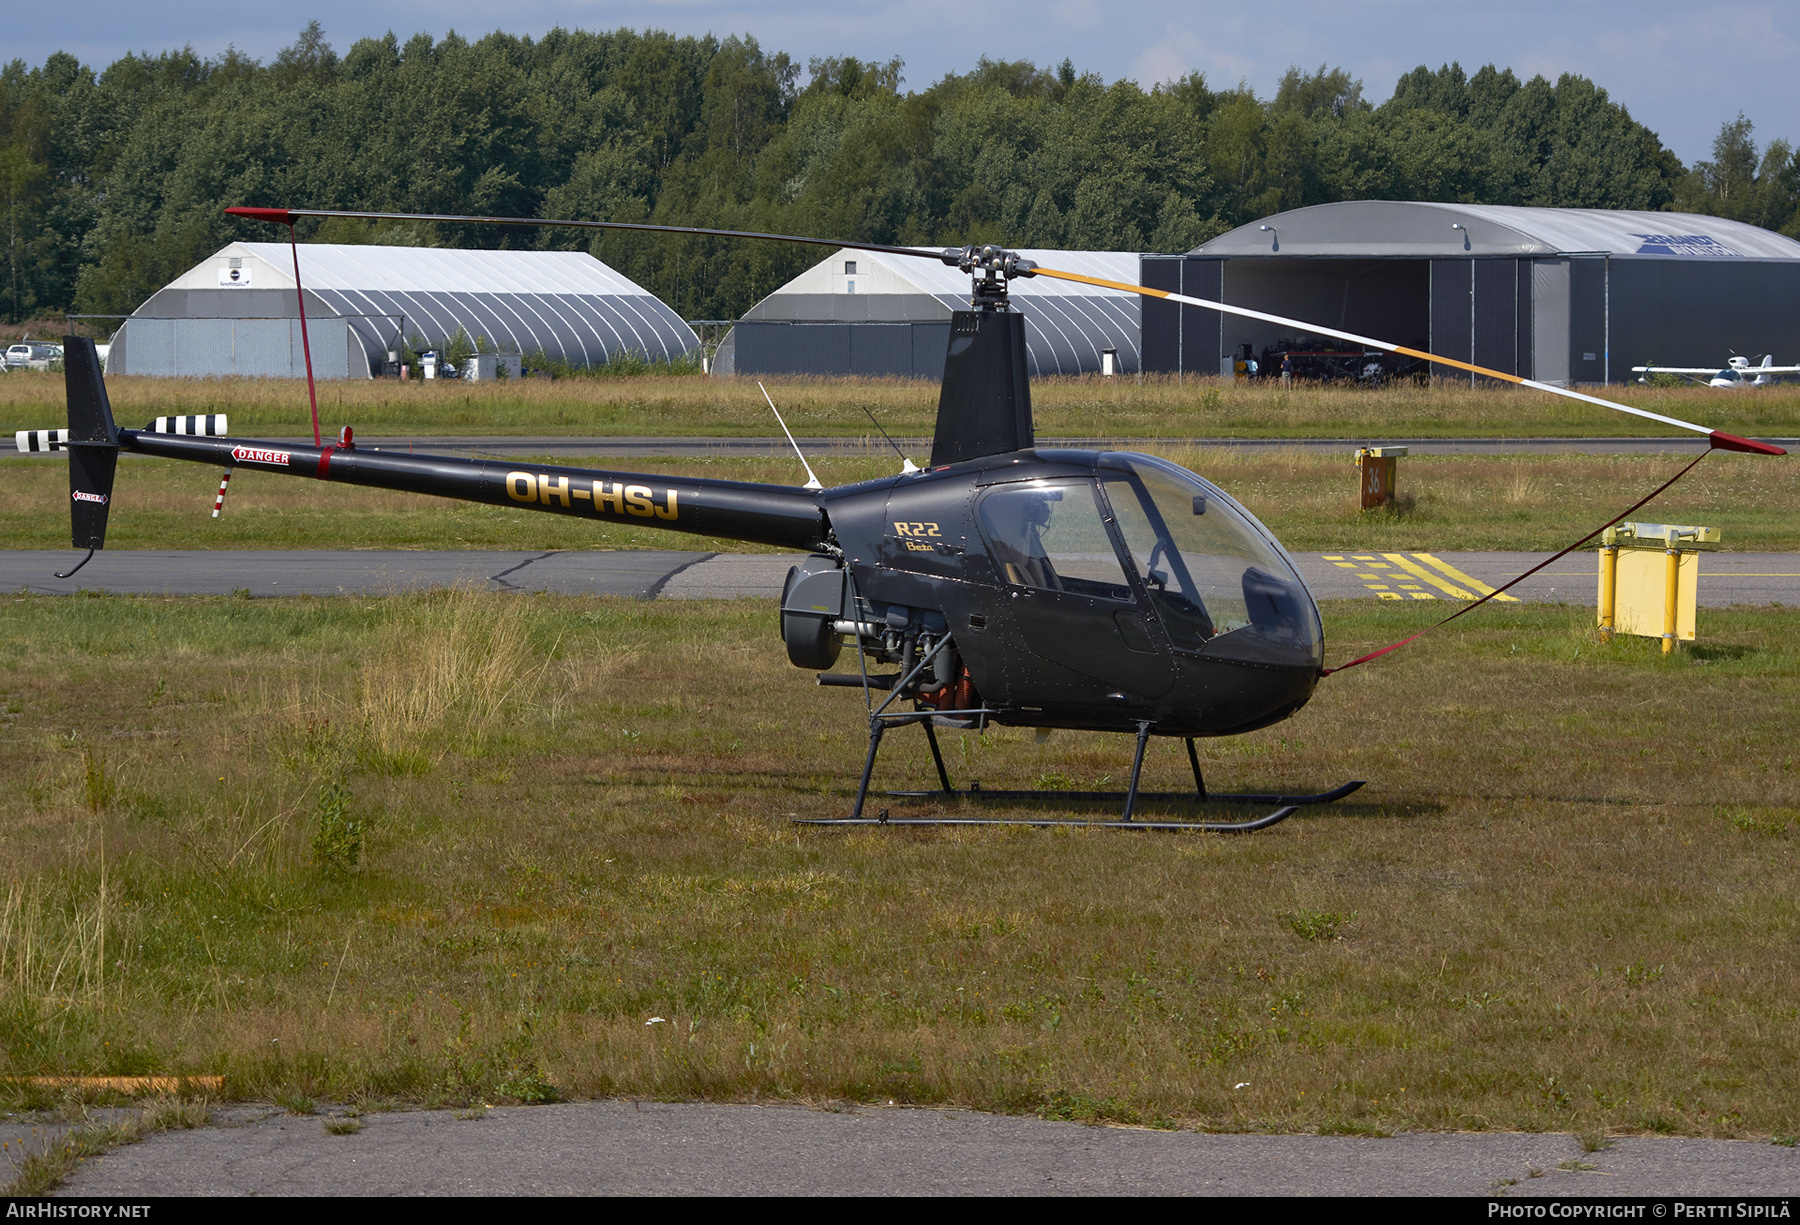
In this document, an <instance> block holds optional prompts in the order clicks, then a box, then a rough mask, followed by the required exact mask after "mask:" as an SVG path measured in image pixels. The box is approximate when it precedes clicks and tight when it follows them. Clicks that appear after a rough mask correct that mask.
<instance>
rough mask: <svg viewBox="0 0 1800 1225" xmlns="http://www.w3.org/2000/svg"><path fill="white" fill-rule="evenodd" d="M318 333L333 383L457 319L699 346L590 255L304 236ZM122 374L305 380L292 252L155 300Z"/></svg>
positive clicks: (541, 345)
mask: <svg viewBox="0 0 1800 1225" xmlns="http://www.w3.org/2000/svg"><path fill="white" fill-rule="evenodd" d="M300 279H301V282H302V283H303V284H304V286H305V289H306V321H307V339H308V340H309V341H310V343H311V346H312V361H313V370H314V373H315V374H316V375H317V377H319V378H322V379H326V378H332V379H341V378H357V379H361V378H369V377H370V376H371V373H372V372H373V371H378V370H379V369H380V368H381V362H382V361H383V360H385V358H386V356H387V352H388V350H389V349H392V348H394V347H395V346H396V341H398V340H405V339H408V338H414V339H415V343H416V341H417V340H422V341H424V343H425V345H426V346H427V347H433V348H435V347H441V346H442V345H443V344H444V343H445V342H446V341H447V340H448V339H450V338H451V337H452V336H454V335H455V334H456V331H457V329H458V328H461V329H462V330H463V331H464V332H466V333H467V334H468V336H469V338H470V339H471V340H473V339H475V338H477V337H484V338H485V339H486V340H488V341H489V342H490V343H491V344H492V345H493V346H494V347H496V348H497V349H498V350H499V351H501V352H507V353H520V354H531V353H534V352H537V351H539V350H541V351H542V352H543V353H544V354H545V355H546V356H548V357H551V358H555V359H558V360H561V361H565V362H568V363H570V364H573V365H594V364H599V363H602V362H605V361H606V360H607V358H608V357H609V356H610V355H612V354H614V353H619V352H623V351H632V352H636V353H640V354H643V355H644V356H646V357H648V358H650V359H651V360H667V359H669V358H674V357H680V356H682V355H684V354H687V353H688V352H690V351H691V350H693V349H694V347H695V345H696V343H697V342H696V341H695V339H694V333H693V331H692V329H690V328H689V327H688V326H687V325H686V324H685V323H683V322H682V321H681V317H680V316H679V315H677V314H676V313H675V312H674V311H672V310H670V309H669V308H668V307H667V306H665V305H664V304H663V303H662V302H661V301H659V300H658V299H657V298H656V297H655V296H654V295H652V294H651V293H650V292H649V291H648V290H646V289H644V288H643V287H642V286H640V285H637V284H634V283H633V282H631V281H628V280H626V279H625V278H624V277H622V276H620V275H619V274H618V273H617V272H614V271H613V270H612V269H611V268H609V267H607V266H606V265H605V264H603V263H601V262H600V261H599V260H597V259H595V258H594V257H593V256H591V255H588V254H587V253H585V252H580V251H466V250H457V249H449V248H441V247H374V246H353V245H334V244H328V243H302V244H301V245H300ZM108 369H109V371H110V372H111V373H115V374H151V375H171V376H189V377H194V376H199V377H205V376H226V375H238V376H252V377H256V376H260V377H267V378H295V377H303V376H304V375H305V373H306V364H305V358H304V355H303V353H302V351H301V337H300V317H299V307H298V302H297V300H296V297H295V294H294V265H293V255H292V249H291V248H290V247H289V246H288V245H287V244H286V243H272V242H234V243H231V244H230V245H229V246H226V247H224V248H222V249H221V250H220V251H219V252H218V253H217V254H215V255H212V256H210V257H208V258H207V259H205V260H202V261H201V262H200V263H199V264H197V265H195V266H194V267H193V268H191V269H189V270H188V271H187V272H185V273H183V274H182V275H181V276H179V277H177V278H176V279H175V280H173V281H171V282H170V283H169V284H168V285H167V286H165V287H164V288H162V289H161V290H158V291H157V292H156V293H155V294H154V295H152V296H151V297H150V299H149V300H148V301H146V302H145V303H144V304H143V305H142V306H140V307H139V308H138V309H137V312H136V313H135V314H133V315H132V316H131V318H129V319H128V320H126V322H125V326H124V327H123V328H122V329H121V330H120V332H119V334H118V335H117V336H116V337H114V339H113V347H112V353H111V355H110V357H109V364H108Z"/></svg>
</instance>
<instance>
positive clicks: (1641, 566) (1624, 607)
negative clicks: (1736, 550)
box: [1598, 523, 1719, 655]
mask: <svg viewBox="0 0 1800 1225" xmlns="http://www.w3.org/2000/svg"><path fill="white" fill-rule="evenodd" d="M1718 547H1719V529H1718V528H1716V527H1684V526H1679V525H1676V524H1672V523H1621V524H1618V525H1617V526H1615V527H1609V528H1607V529H1606V531H1605V532H1604V533H1603V534H1602V535H1601V537H1600V598H1599V616H1598V621H1599V624H1600V632H1601V633H1602V634H1608V635H1610V634H1615V633H1618V634H1636V635H1638V636H1640V637H1644V638H1661V639H1662V647H1663V654H1665V655H1667V654H1668V653H1669V652H1671V651H1673V650H1674V649H1675V644H1676V642H1678V641H1679V642H1692V641H1693V640H1694V619H1695V608H1696V606H1697V605H1698V603H1699V589H1700V554H1701V553H1702V552H1711V551H1713V550H1715V549H1717V548H1718Z"/></svg>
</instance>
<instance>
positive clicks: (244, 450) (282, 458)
mask: <svg viewBox="0 0 1800 1225" xmlns="http://www.w3.org/2000/svg"><path fill="white" fill-rule="evenodd" d="M292 454H293V453H292V452H290V451H264V450H262V449H261V448H259V447H233V448H231V458H233V459H235V460H236V461H237V462H238V463H240V464H279V465H280V466H282V467H283V468H285V467H287V466H288V460H289V459H290V458H291V457H292Z"/></svg>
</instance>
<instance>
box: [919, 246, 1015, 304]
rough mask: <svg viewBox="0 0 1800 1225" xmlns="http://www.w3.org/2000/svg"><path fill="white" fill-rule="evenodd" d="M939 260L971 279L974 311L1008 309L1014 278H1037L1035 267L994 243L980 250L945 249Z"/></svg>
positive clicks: (1013, 252) (971, 300) (970, 293)
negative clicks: (1008, 296)
mask: <svg viewBox="0 0 1800 1225" xmlns="http://www.w3.org/2000/svg"><path fill="white" fill-rule="evenodd" d="M938 258H939V259H941V260H943V261H944V262H945V263H946V264H949V265H950V266H951V267H953V268H960V269H962V270H963V271H964V272H966V273H968V274H969V276H970V277H971V279H972V284H971V287H970V291H969V308H970V309H971V310H979V311H992V310H1003V309H1005V307H1006V286H1007V282H1008V281H1011V280H1012V279H1013V278H1014V277H1027V276H1036V275H1037V265H1036V264H1034V263H1032V262H1031V261H1030V260H1028V259H1026V258H1025V257H1024V256H1022V255H1020V254H1019V253H1018V252H1017V251H1009V250H1007V249H1006V248H1005V247H997V246H995V245H994V244H992V243H987V244H985V245H983V246H979V247H973V246H971V247H946V248H944V250H943V251H942V252H941V253H940V254H939V256H938Z"/></svg>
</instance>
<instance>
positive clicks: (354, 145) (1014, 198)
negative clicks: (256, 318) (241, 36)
mask: <svg viewBox="0 0 1800 1225" xmlns="http://www.w3.org/2000/svg"><path fill="white" fill-rule="evenodd" d="M903 67H904V65H903V64H902V63H901V61H900V60H898V59H895V60H891V61H889V62H886V63H872V62H863V61H860V60H858V59H856V58H854V57H848V56H846V57H840V58H827V59H815V60H812V61H810V62H809V63H808V64H807V66H806V72H805V74H804V75H805V84H804V85H802V84H801V79H802V73H801V70H800V66H799V65H798V64H797V63H795V62H794V61H793V60H792V59H790V58H789V57H788V56H787V55H786V54H784V53H781V52H774V53H770V52H766V51H764V50H763V49H762V48H761V47H760V46H759V45H758V44H757V42H756V41H755V40H754V39H752V38H736V37H732V38H725V39H717V38H713V37H711V36H708V37H704V38H694V37H676V36H674V35H670V34H666V33H660V32H656V31H647V32H642V33H639V32H635V31H630V30H617V31H613V32H610V33H605V32H589V31H581V30H561V29H557V30H552V31H551V32H550V33H548V34H546V35H545V36H544V37H543V38H541V39H532V38H520V37H515V36H512V35H509V34H504V33H494V34H489V35H487V36H486V37H484V38H481V39H479V40H478V41H474V42H471V41H468V40H467V39H464V38H462V37H460V36H458V35H457V34H455V33H450V34H447V35H445V36H444V37H443V38H442V39H438V40H434V39H433V38H432V37H431V36H430V35H428V34H416V35H414V36H413V37H412V38H410V39H408V40H406V41H405V42H401V41H400V40H398V39H397V38H396V37H395V36H394V35H393V34H392V33H389V34H388V35H386V36H385V37H382V38H367V39H362V40H360V41H358V42H357V43H356V44H355V45H354V46H353V47H351V48H350V50H349V51H348V52H347V53H345V54H343V55H341V56H340V55H338V54H337V52H336V51H335V50H334V49H333V48H332V47H331V45H330V44H329V43H328V42H327V41H326V38H325V34H324V32H323V31H322V30H321V29H320V28H319V25H318V23H317V22H314V23H312V24H311V25H309V26H308V27H307V29H306V30H305V31H303V32H302V33H301V34H300V36H299V38H298V39H297V40H296V41H295V43H294V44H293V45H292V46H290V47H288V48H286V49H285V50H283V51H282V52H281V53H280V54H278V55H277V56H276V57H275V58H274V60H273V61H271V62H270V63H267V64H263V63H260V62H258V61H257V60H255V59H252V58H250V57H248V56H245V55H243V54H241V53H239V52H236V51H228V52H226V53H225V54H224V55H222V56H219V57H216V58H212V59H206V58H202V57H200V56H197V55H195V54H194V52H193V51H192V50H191V49H184V50H181V51H170V52H164V53H162V54H159V55H154V56H152V55H137V54H133V55H127V56H125V57H124V58H122V59H120V60H118V61H116V62H115V63H113V64H111V65H109V66H107V67H106V68H105V69H103V70H101V71H99V72H96V71H94V70H93V69H91V68H89V67H87V66H84V65H83V64H81V63H80V62H79V61H78V60H77V59H76V58H75V57H73V56H71V55H67V54H64V53H60V52H59V53H57V54H55V55H52V56H50V57H49V58H48V59H47V60H46V61H45V63H44V64H43V65H42V66H41V67H36V68H30V67H27V66H26V65H25V64H24V63H23V62H21V61H19V60H14V61H13V62H12V63H10V64H8V65H7V66H6V67H5V69H4V70H0V234H3V235H4V241H5V246H6V264H5V268H4V269H3V270H0V317H4V318H5V319H6V320H7V321H9V322H17V321H19V320H22V319H28V318H34V317H44V316H53V315H56V314H60V313H63V312H71V311H73V312H77V313H86V314H124V313H128V312H130V311H131V310H133V309H134V308H136V307H137V306H138V305H139V304H140V303H141V302H142V301H143V300H144V299H145V298H147V297H148V296H149V295H150V294H152V293H154V292H155V291H156V290H157V289H158V288H160V287H161V286H162V285H164V284H166V283H167V282H168V281H169V280H171V279H173V278H174V277H175V276H177V275H179V274H180V273H182V272H184V271H185V270H187V269H188V268H190V267H192V266H193V265H194V264H195V263H197V262H199V261H200V260H201V259H203V258H205V257H206V256H208V255H210V254H211V253H212V252H214V251H216V250H217V249H218V248H219V247H221V246H223V245H224V244H225V243H227V242H230V241H232V240H234V239H250V240H265V241H266V240H269V239H272V238H275V237H276V236H277V232H276V231H274V230H272V229H271V228H270V227H268V226H267V225H256V224H252V223H247V222H240V221H236V220H234V219H231V218H228V217H226V216H224V215H223V213H222V212H221V210H222V209H223V207H224V206H226V205H228V204H266V205H275V204H286V205H294V206H305V207H314V208H343V209H368V210H383V211H395V212H414V213H488V214H508V215H522V216H543V217H566V218H574V219H582V220H614V221H656V222H662V223H667V224H673V225H690V226H703V227H711V228H722V229H753V230H763V231H774V232H786V233H797V234H810V235H819V236H830V237H839V238H847V239H856V240H862V241H869V242H878V243H903V244H921V245H933V246H937V245H944V246H950V245H962V244H964V243H968V242H988V241H995V242H1005V243H1007V244H1009V245H1013V246H1021V247H1063V248H1074V249H1102V250H1104V249H1111V250H1145V251H1182V250H1186V249H1189V248H1191V247H1194V246H1196V245H1198V244H1199V243H1201V242H1204V241H1205V240H1206V239H1208V238H1211V237H1213V236H1214V235H1216V234H1220V233H1223V232H1224V231H1225V230H1228V229H1230V228H1232V227H1233V226H1236V225H1239V224H1242V223H1244V222H1247V221H1253V220H1255V219H1256V218H1258V217H1261V216H1265V215H1267V214H1269V213H1273V212H1277V211H1280V210H1282V209H1289V208H1296V207H1300V206H1302V205H1308V204H1320V203H1326V202H1329V201H1334V200H1351V199H1417V200H1445V201H1464V202H1470V203H1486V204H1523V205H1544V206H1557V207H1576V208H1632V209H1668V208H1675V209H1680V210H1684V211H1690V212H1701V213H1710V214H1716V215H1720V216H1727V217H1733V218H1736V219H1740V220H1744V221H1750V222H1753V223H1754V224H1757V225H1761V226H1766V227H1769V228H1771V229H1778V230H1782V231H1784V232H1786V233H1789V234H1795V233H1800V155H1797V154H1796V153H1795V151H1794V150H1793V149H1792V148H1791V147H1790V146H1789V145H1788V143H1787V142H1786V141H1783V140H1776V141H1772V142H1770V144H1769V145H1768V147H1767V148H1766V149H1763V150H1761V151H1760V152H1759V151H1758V149H1757V146H1756V143H1755V140H1754V138H1753V128H1752V125H1751V123H1750V121H1749V120H1747V119H1745V118H1744V117H1743V116H1742V115H1740V116H1738V118H1737V119H1736V120H1735V121H1732V122H1729V123H1727V124H1725V125H1724V127H1723V129H1722V130H1721V132H1720V135H1719V139H1718V141H1717V142H1716V143H1715V146H1714V156H1713V158H1712V160H1710V161H1701V162H1699V163H1697V164H1696V165H1695V166H1693V167H1692V168H1689V167H1685V166H1683V165H1682V163H1681V162H1680V160H1679V159H1678V158H1676V157H1675V155H1674V154H1673V153H1671V152H1670V151H1669V150H1668V149H1666V148H1665V147H1664V146H1663V145H1662V143H1661V141H1660V140H1659V139H1658V138H1657V136H1656V134H1655V133H1653V132H1651V131H1650V130H1648V129H1647V128H1645V127H1644V126H1643V125H1641V124H1639V123H1638V122H1636V121H1635V120H1634V119H1632V118H1631V116H1630V114H1629V113H1628V112H1627V111H1626V110H1625V108H1624V107H1622V106H1620V105H1618V104H1617V103H1615V102H1613V101H1612V100H1611V99H1610V98H1608V96H1607V94H1606V91H1605V90H1604V89H1601V88H1600V87H1598V86H1597V85H1595V84H1594V83H1593V82H1592V81H1589V80H1587V79H1586V78H1584V77H1579V76H1573V75H1565V76H1563V77H1562V78H1560V79H1559V80H1558V81H1556V82H1555V83H1554V84H1552V83H1551V82H1549V81H1547V80H1545V79H1544V78H1542V77H1533V78H1532V79H1530V80H1528V81H1520V80H1519V79H1518V78H1517V77H1516V76H1515V75H1514V74H1513V73H1512V72H1511V71H1510V70H1508V69H1497V68H1495V67H1493V66H1491V65H1490V66H1488V67H1485V68H1482V69H1480V70H1479V71H1478V72H1476V73H1475V74H1474V75H1473V76H1470V75H1468V74H1467V73H1465V72H1464V71H1463V69H1462V68H1461V67H1460V66H1459V65H1455V64H1451V65H1446V66H1444V67H1442V68H1439V69H1437V70H1435V71H1433V70H1431V69H1428V68H1426V67H1420V68H1417V69H1415V70H1413V71H1412V72H1409V73H1407V74H1406V75H1405V76H1403V77H1402V78H1400V80H1399V82H1398V84H1397V86H1396V88H1395V90H1394V93H1393V96H1392V97H1391V98H1390V99H1389V100H1388V101H1387V102H1385V103H1383V104H1382V105H1380V106H1371V105H1370V104H1369V103H1368V102H1366V101H1365V100H1364V98H1363V96H1362V94H1363V89H1362V83H1361V82H1360V81H1357V80H1355V79H1353V78H1352V77H1351V76H1350V75H1349V74H1348V73H1347V72H1345V71H1343V70H1342V69H1336V68H1328V67H1325V66H1323V65H1321V66H1320V67H1319V69H1318V70H1317V71H1314V72H1306V71H1302V70H1300V69H1298V68H1294V69H1290V70H1289V71H1288V73H1287V74H1286V76H1285V77H1283V78H1282V80H1281V82H1280V84H1279V86H1278V87H1277V89H1276V91H1275V93H1274V95H1273V96H1272V97H1269V98H1266V99H1265V98H1258V97H1257V96H1256V95H1255V93H1254V92H1252V91H1251V90H1250V89H1249V88H1248V87H1246V86H1244V85H1238V86H1235V87H1232V88H1225V89H1214V88H1213V87H1212V86H1211V85H1210V84H1209V83H1208V82H1207V81H1206V80H1205V78H1204V77H1202V76H1201V75H1199V74H1193V75H1190V76H1188V77H1186V78H1185V79H1183V80H1180V81H1177V82H1174V83H1171V84H1167V85H1161V86H1157V87H1156V88H1153V89H1150V90H1147V91H1146V90H1144V89H1142V88H1140V87H1139V86H1138V85H1137V84H1135V83H1134V82H1131V81H1114V82H1110V83H1109V82H1106V81H1104V80H1102V79H1101V78H1100V77H1098V76H1096V75H1094V74H1092V73H1080V72H1078V71H1077V70H1076V68H1075V66H1074V64H1073V63H1072V62H1071V61H1070V60H1064V61H1063V63H1062V64H1061V65H1059V66H1057V67H1054V68H1043V67H1039V66H1037V65H1034V64H1030V63H1025V62H1014V63H1007V62H996V61H991V60H987V59H982V60H981V61H980V62H979V63H978V64H977V65H976V66H975V68H974V69H973V70H971V71H969V72H967V73H961V74H952V75H948V76H945V77H944V78H943V79H942V80H940V81H938V82H936V83H935V84H932V85H930V86H929V87H927V88H924V89H919V90H908V89H906V88H905V87H904V86H905V82H904V77H903ZM301 236H302V238H304V239H310V240H313V241H328V242H365V243H389V244H401V245H442V246H465V247H467V246H495V245H500V246H507V245H511V246H515V247H519V246H540V247H546V248H563V249H577V248H587V249H591V250H592V251H593V253H594V254H595V255H597V256H598V257H599V258H601V259H603V260H605V261H606V262H608V263H609V264H612V265H613V266H614V267H616V268H618V269H619V270H620V271H621V272H622V273H624V274H625V275H626V276H629V277H631V278H632V279H633V280H636V281H638V282H639V283H641V284H643V285H645V286H646V287H647V288H649V289H650V290H651V291H652V292H654V293H656V294H657V295H658V296H659V297H661V298H662V299H663V300H664V301H666V302H668V303H669V304H670V305H672V306H673V307H674V308H675V310H677V311H678V312H679V313H681V314H682V315H683V316H684V317H685V318H708V319H729V318H735V317H736V316H737V315H739V314H741V313H742V312H743V311H744V310H745V309H747V308H748V307H749V306H751V305H752V304H753V303H755V302H756V301H757V300H758V299H759V298H761V297H762V296H763V295H765V294H767V293H769V292H770V291H771V290H773V289H775V288H776V287H778V286H779V285H781V284H782V283H783V282H785V281H786V280H788V279H789V278H790V277H792V276H793V275H795V274H796V273H798V272H799V271H801V270H802V269H804V268H805V267H806V266H808V265H809V264H810V263H812V262H813V261H815V260H816V259H817V258H818V256H817V252H816V250H814V251H809V250H806V249H803V248H797V247H793V246H790V245H784V244H777V243H756V242H731V241H724V240H708V239H695V238H677V237H666V236H647V235H627V234H608V235H604V236H602V237H600V238H598V239H591V238H590V236H589V235H587V234H584V233H581V232H575V231H555V230H546V231H499V232H496V231H494V230H491V229H482V228H479V227H473V226H458V225H443V224H409V223H394V222H382V223H364V222H351V221H345V220H341V219H334V220H329V221H326V222H324V223H322V224H314V223H305V224H303V225H302V227H301Z"/></svg>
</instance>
